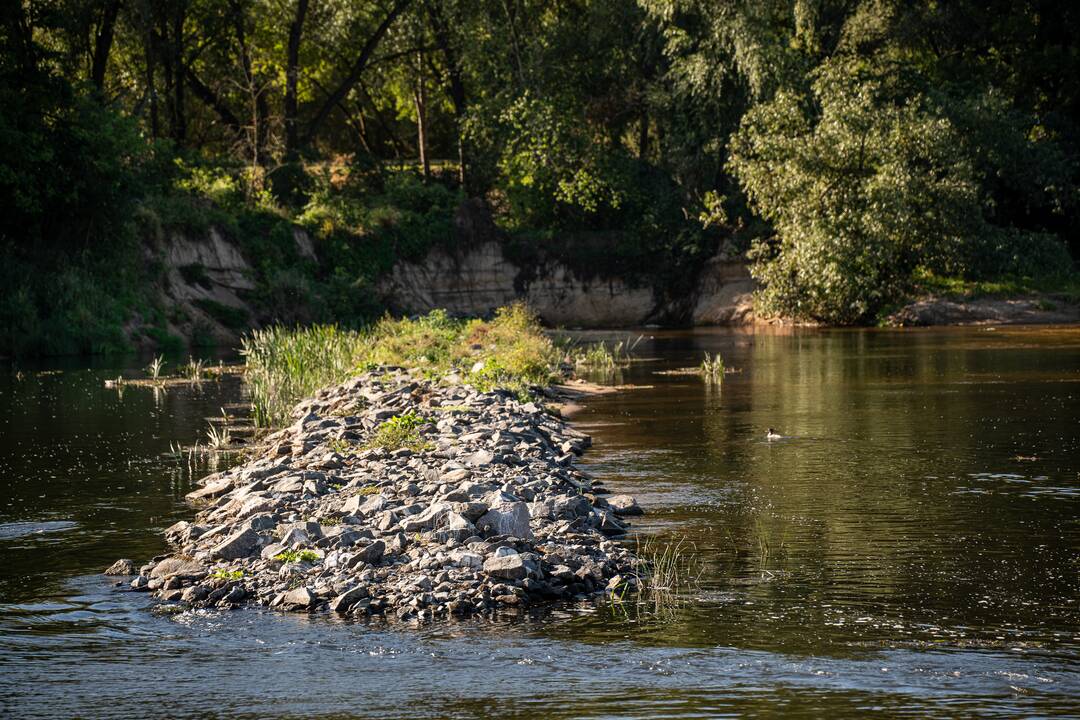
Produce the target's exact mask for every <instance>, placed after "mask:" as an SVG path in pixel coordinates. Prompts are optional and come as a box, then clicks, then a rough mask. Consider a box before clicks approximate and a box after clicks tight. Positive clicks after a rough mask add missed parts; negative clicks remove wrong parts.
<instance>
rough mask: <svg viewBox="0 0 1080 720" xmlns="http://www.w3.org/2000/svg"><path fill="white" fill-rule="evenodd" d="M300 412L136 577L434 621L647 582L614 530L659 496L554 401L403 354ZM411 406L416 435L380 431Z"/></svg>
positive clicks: (151, 586) (235, 595)
mask: <svg viewBox="0 0 1080 720" xmlns="http://www.w3.org/2000/svg"><path fill="white" fill-rule="evenodd" d="M293 417H294V418H295V422H294V423H293V424H292V425H290V426H289V427H287V428H285V429H283V430H280V431H278V432H276V433H274V434H272V435H270V436H269V437H268V438H266V442H267V445H266V446H265V447H266V450H265V452H264V453H263V454H262V455H261V456H259V457H258V458H256V459H254V460H252V461H250V462H248V463H246V464H244V465H241V466H238V467H234V468H231V469H229V470H226V471H224V472H220V473H216V474H213V475H210V476H209V477H207V478H205V479H204V480H203V481H202V484H201V487H200V488H199V489H198V490H195V491H194V492H192V493H190V494H189V495H188V496H187V497H188V499H189V500H190V501H191V502H192V503H194V504H196V505H197V506H201V509H200V510H199V512H198V513H197V515H196V516H195V519H194V521H192V522H187V521H183V522H179V523H176V524H175V525H173V526H172V527H170V528H168V529H167V530H166V531H165V537H166V539H167V541H168V542H169V544H170V545H171V546H172V547H173V549H174V551H173V552H172V553H171V554H169V555H166V556H162V557H157V558H154V560H153V561H152V562H150V563H148V564H146V565H144V566H142V567H141V568H139V569H138V570H137V573H138V576H137V577H136V578H135V579H134V580H133V581H132V582H131V588H132V589H134V590H137V591H147V592H153V593H155V594H156V595H157V596H158V597H160V598H161V599H162V600H165V601H169V602H176V603H180V604H186V605H188V606H194V607H239V606H242V605H245V604H259V605H265V606H268V607H271V608H279V609H282V610H290V611H305V612H311V611H321V610H328V611H333V612H337V613H343V614H349V615H354V616H366V615H373V614H382V615H386V616H388V617H392V618H397V619H402V620H408V619H420V620H427V619H433V618H437V617H445V616H449V615H470V614H475V613H489V612H492V611H500V610H505V609H510V608H514V609H517V608H521V607H524V606H528V605H530V604H534V603H536V602H540V601H550V600H560V599H574V598H577V599H580V598H584V597H588V596H591V595H596V594H601V593H604V592H605V591H610V592H614V591H618V592H620V593H621V592H623V591H624V590H625V589H627V587H629V589H633V588H634V587H635V586H636V585H637V583H638V580H637V573H636V567H637V564H638V561H637V559H636V558H635V557H634V556H633V554H632V553H631V552H630V551H628V550H627V549H626V548H624V547H623V546H622V545H620V544H619V543H617V542H615V541H614V540H612V539H611V538H612V536H617V535H620V534H622V533H624V532H625V530H626V521H625V520H624V519H623V518H624V517H625V516H626V515H633V514H639V513H640V512H641V510H640V509H639V507H638V505H637V503H636V502H635V501H634V500H633V498H631V497H629V496H625V495H617V496H607V495H606V493H605V492H604V491H603V490H602V489H601V488H599V487H598V486H597V484H596V483H594V482H593V481H592V479H591V478H590V477H589V476H588V475H587V474H586V473H585V472H583V471H582V470H580V469H578V468H576V467H575V466H574V459H575V457H576V456H578V455H580V454H581V453H582V452H583V451H584V450H585V449H586V448H587V447H589V444H590V440H589V437H588V436H587V435H584V434H583V433H581V432H578V431H576V430H574V429H573V428H571V427H569V426H567V424H566V423H565V422H563V421H562V420H561V419H559V418H558V417H555V416H554V415H552V414H551V413H549V412H548V411H546V410H545V409H544V408H543V407H542V406H540V405H538V404H536V403H533V402H524V403H523V402H520V401H519V400H517V399H515V397H514V396H513V395H511V394H510V393H507V392H502V391H495V392H488V393H481V392H478V391H476V390H475V389H473V388H472V387H470V386H468V385H463V384H461V383H460V381H459V380H458V379H457V378H456V377H454V376H451V377H450V378H448V379H444V380H442V381H439V382H436V381H432V380H429V379H424V378H422V377H421V376H420V375H419V374H416V373H410V372H408V371H404V370H399V369H392V368H387V369H379V370H375V371H372V372H368V373H365V374H364V375H361V376H359V377H356V378H354V379H351V380H349V381H347V382H345V383H343V384H341V385H339V386H336V387H333V388H329V389H325V390H322V391H320V392H319V393H318V394H317V395H316V396H315V397H314V398H312V399H309V400H306V401H304V402H302V403H300V404H299V405H298V406H297V407H296V409H295V410H294V415H293ZM405 417H407V418H409V421H410V422H409V425H410V427H409V428H408V431H409V433H410V435H409V441H408V443H407V445H408V446H407V447H400V448H398V449H395V450H390V449H387V448H385V447H377V446H376V442H377V439H378V438H380V437H381V433H380V428H382V429H384V430H385V429H386V426H387V423H390V425H395V424H397V425H401V424H403V423H401V421H400V418H405ZM107 572H108V573H111V574H135V573H136V567H135V564H134V563H132V562H131V561H129V560H121V561H118V562H117V563H116V564H115V565H114V566H113V567H112V568H110V569H109V570H108V571H107Z"/></svg>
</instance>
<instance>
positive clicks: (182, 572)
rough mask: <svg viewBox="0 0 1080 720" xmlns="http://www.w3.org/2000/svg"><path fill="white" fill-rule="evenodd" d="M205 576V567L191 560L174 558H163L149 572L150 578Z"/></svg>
mask: <svg viewBox="0 0 1080 720" xmlns="http://www.w3.org/2000/svg"><path fill="white" fill-rule="evenodd" d="M205 574H206V567H205V566H204V565H203V564H202V563H201V562H199V561H198V560H194V559H192V558H187V557H180V556H174V557H169V558H165V559H164V560H162V561H161V562H159V563H158V564H157V565H155V566H154V569H153V570H151V571H150V577H151V578H162V579H164V578H170V577H175V576H179V577H201V576H203V575H205Z"/></svg>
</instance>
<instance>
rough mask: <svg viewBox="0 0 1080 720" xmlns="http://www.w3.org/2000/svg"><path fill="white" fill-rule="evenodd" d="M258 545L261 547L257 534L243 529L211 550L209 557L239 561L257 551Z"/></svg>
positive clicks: (248, 529) (249, 529)
mask: <svg viewBox="0 0 1080 720" xmlns="http://www.w3.org/2000/svg"><path fill="white" fill-rule="evenodd" d="M259 545H261V541H260V538H259V534H258V533H257V532H255V531H254V530H252V529H251V528H245V529H243V530H241V531H240V532H237V533H233V534H232V535H230V536H229V537H227V538H225V539H224V540H222V541H221V542H220V543H218V544H217V545H215V546H214V547H213V548H211V550H210V556H211V557H215V558H221V559H222V560H239V559H240V558H246V557H249V556H250V555H251V554H252V553H254V552H255V551H256V550H258V549H259Z"/></svg>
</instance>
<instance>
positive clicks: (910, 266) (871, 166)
mask: <svg viewBox="0 0 1080 720" xmlns="http://www.w3.org/2000/svg"><path fill="white" fill-rule="evenodd" d="M921 87H922V80H921V78H920V77H919V76H918V74H917V73H914V71H911V70H910V69H909V72H908V73H907V74H904V73H903V72H900V73H898V72H897V70H896V66H895V65H892V64H887V63H883V62H882V63H879V62H875V61H866V60H853V59H844V58H837V59H833V60H829V61H827V62H825V63H824V64H823V65H822V66H821V67H820V68H819V69H818V71H817V72H816V75H815V79H814V82H813V85H812V88H811V90H810V93H809V94H808V95H806V96H802V95H798V94H796V93H792V92H780V93H778V94H777V96H776V98H775V99H774V100H773V101H771V102H768V103H764V104H761V105H758V106H756V107H754V108H753V109H751V110H750V111H749V112H748V113H747V114H746V115H745V116H744V118H743V121H742V125H741V127H740V129H739V131H738V133H737V134H736V135H735V136H734V138H733V140H732V149H731V169H732V170H733V171H734V173H735V174H736V175H737V176H738V178H739V180H740V182H741V183H742V185H743V188H744V189H745V191H746V193H747V195H748V197H749V199H750V201H751V203H752V205H753V207H754V208H755V209H756V210H757V211H758V212H760V214H761V215H762V216H763V217H764V218H765V219H766V220H768V221H769V222H770V223H772V225H773V226H774V227H775V230H776V237H775V238H774V239H771V240H768V241H764V242H761V243H759V244H758V245H757V247H756V248H755V250H754V257H755V259H756V261H757V262H756V265H755V266H754V269H753V271H754V274H755V276H756V277H757V278H758V279H759V280H761V281H762V283H763V287H762V290H761V291H760V293H759V296H758V300H759V304H760V306H761V308H762V310H763V311H764V312H765V313H775V314H781V315H787V316H792V317H797V318H805V319H813V320H820V321H825V322H829V323H837V324H851V323H859V322H866V321H868V320H871V319H873V317H874V316H875V314H877V313H878V312H879V311H880V310H881V309H882V308H884V307H887V306H888V305H889V304H890V303H894V302H896V301H898V300H899V299H901V298H902V297H903V296H904V294H905V293H906V291H907V290H908V289H909V288H910V287H911V284H912V276H913V273H914V271H915V270H916V269H917V268H918V267H920V266H926V267H928V268H929V269H931V270H934V271H937V270H944V271H945V272H946V273H948V274H953V273H968V272H975V271H979V269H980V268H986V270H989V271H991V272H1036V271H1038V272H1045V271H1047V269H1048V268H1051V267H1057V268H1061V267H1063V263H1064V262H1065V256H1064V251H1063V248H1061V249H1060V250H1055V249H1054V246H1053V244H1052V243H1051V242H1050V240H1049V239H1048V238H1047V237H1046V236H1043V235H1039V234H1034V233H1031V232H1028V231H1024V230H1021V229H1018V228H1012V227H999V226H995V225H993V224H991V223H990V222H989V221H988V219H987V217H986V216H985V210H986V207H987V194H986V190H985V188H984V184H983V172H981V171H980V169H979V163H978V161H977V159H976V158H975V157H974V156H973V151H972V148H971V147H970V146H968V145H967V144H966V143H965V141H964V136H963V134H962V133H960V132H959V131H958V129H957V126H956V124H955V123H954V122H953V121H952V120H951V119H950V118H949V116H948V113H946V112H945V110H944V109H943V108H942V106H941V105H940V104H939V103H938V102H935V101H932V100H931V99H930V98H929V97H928V96H927V95H926V94H924V93H922V92H920V88H921ZM1070 265H1071V264H1070Z"/></svg>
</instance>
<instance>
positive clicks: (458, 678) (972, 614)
mask: <svg viewBox="0 0 1080 720" xmlns="http://www.w3.org/2000/svg"><path fill="white" fill-rule="evenodd" d="M706 350H708V351H710V352H716V351H720V352H722V353H723V356H724V358H725V360H726V361H727V364H728V365H729V366H732V367H734V368H736V369H737V370H738V371H739V372H736V373H734V374H730V375H728V376H727V377H726V379H725V381H724V383H723V385H722V387H721V388H719V389H715V388H714V389H709V388H706V387H705V386H703V385H702V383H701V382H700V380H698V379H697V378H696V377H687V376H678V375H659V374H656V373H657V371H663V370H671V369H675V368H679V367H685V366H687V365H692V364H695V363H696V362H697V361H699V360H700V357H701V354H702V352H703V351H706ZM639 353H640V354H641V355H642V356H648V357H653V358H656V359H655V360H652V361H646V362H640V363H637V364H635V365H634V366H632V367H631V368H630V369H628V370H627V371H625V372H624V373H622V374H621V376H620V377H619V378H616V380H618V381H619V382H626V383H632V384H635V385H639V386H642V387H638V388H636V389H633V390H627V391H625V392H621V393H619V394H615V395H608V396H603V397H598V398H594V399H593V400H591V401H590V402H589V404H588V406H587V407H586V408H585V409H584V410H583V411H581V412H580V413H579V414H577V415H576V416H575V421H576V422H577V423H578V425H579V426H580V427H582V428H583V429H586V430H587V431H588V432H590V433H592V435H593V437H594V449H593V450H592V451H590V453H589V454H587V455H586V457H585V459H584V464H585V465H587V466H588V467H589V468H590V470H591V471H592V472H593V473H594V474H595V475H597V476H598V477H600V478H602V479H604V480H605V481H606V482H607V484H608V485H609V486H610V487H612V488H613V489H617V490H620V491H623V490H625V491H628V492H632V493H634V494H635V495H637V496H638V498H639V500H640V501H641V502H642V504H643V505H644V506H645V507H646V508H647V509H648V510H649V515H648V516H646V517H645V518H642V519H640V521H638V522H636V523H635V530H636V532H637V533H638V535H639V537H656V538H658V539H659V540H660V541H661V542H668V543H670V542H678V541H680V540H681V541H682V542H683V546H684V548H687V552H686V556H687V557H688V558H691V557H692V559H693V569H694V571H695V572H696V573H700V578H699V581H698V583H697V584H696V585H695V586H694V587H693V588H692V589H691V591H690V592H689V593H688V594H687V596H686V597H685V598H684V602H683V604H682V605H681V606H679V607H675V608H671V609H665V610H664V611H663V612H661V613H659V614H657V613H653V612H643V611H641V610H640V609H638V608H636V607H634V606H632V605H631V606H624V607H619V606H614V607H600V608H569V609H567V608H562V609H558V610H555V611H547V612H542V613H537V614H536V616H534V617H530V618H527V619H524V620H520V621H516V622H497V623H490V622H469V623H462V624H454V625H438V626H434V627H427V628H419V629H409V628H396V629H387V628H385V627H371V626H367V625H363V624H349V623H342V622H337V621H333V620H330V619H326V618H311V619H309V618H301V617H296V616H279V615H274V614H270V613H263V612H256V611H243V612H238V613H231V614H228V613H226V614H220V613H216V612H199V613H187V614H184V615H181V616H178V617H171V618H170V617H162V616H159V615H156V614H154V613H152V612H151V610H150V608H151V602H150V601H149V599H148V598H147V597H146V596H144V595H136V594H130V593H121V592H117V591H115V590H114V588H113V587H112V586H111V583H110V582H109V580H108V579H106V578H103V577H101V576H99V575H96V574H95V573H96V572H98V571H100V569H101V568H103V567H104V566H106V565H108V564H109V563H110V562H111V561H112V560H114V559H115V558H117V557H120V556H129V557H137V558H139V559H144V558H146V557H149V556H151V555H153V554H155V553H156V552H159V551H160V550H161V549H162V545H161V542H160V540H159V539H158V536H157V534H156V533H157V531H159V530H160V529H161V528H163V527H165V526H167V525H168V524H170V523H172V522H173V521H175V520H176V519H177V518H181V517H185V516H186V514H187V513H188V510H187V509H186V508H185V507H184V506H183V504H182V502H181V498H182V496H183V493H184V492H186V491H187V490H188V489H189V487H190V482H191V473H189V470H188V468H187V467H186V465H183V464H179V463H177V462H176V461H175V460H173V459H170V458H168V457H166V456H165V455H164V453H166V452H167V451H168V449H169V444H170V442H174V441H179V442H184V443H189V442H192V441H193V440H195V439H197V438H198V437H199V436H201V435H202V434H203V433H204V431H205V427H206V422H205V420H204V418H205V417H206V416H210V415H216V414H218V413H219V410H218V409H219V408H220V407H221V405H223V404H225V403H229V402H235V401H237V400H239V399H241V388H240V387H239V385H238V384H237V383H235V382H234V381H226V382H223V383H221V384H213V383H207V384H204V385H203V386H202V387H201V388H198V389H196V388H186V387H185V388H174V389H172V390H171V391H170V392H169V393H167V394H166V395H164V396H162V397H159V398H156V399H155V398H154V397H153V395H152V394H151V393H150V392H149V391H146V390H141V389H137V388H129V389H128V390H127V391H125V393H124V395H123V396H122V397H119V396H118V395H117V393H116V391H115V390H106V389H105V388H104V387H103V379H104V378H106V377H114V376H115V375H116V374H117V368H115V367H109V366H105V367H100V368H92V369H85V368H76V367H67V368H62V369H63V372H61V373H59V374H45V375H42V374H37V373H36V371H30V370H25V369H24V375H23V377H22V378H21V379H16V377H15V376H14V374H13V373H12V372H7V373H5V374H4V376H3V377H0V417H2V420H0V473H2V477H3V481H2V482H3V484H2V486H0V487H2V488H3V489H2V490H0V553H2V556H0V557H3V558H4V562H3V563H2V565H0V716H12V717H55V716H91V717H104V716H110V717H111V716H117V717H118V716H125V717H133V716H134V717H143V716H170V717H178V716H208V715H209V716H214V715H220V716H225V715H228V716H230V717H266V716H303V717H320V716H334V717H342V716H367V717H418V716H426V717H443V716H460V717H472V716H492V717H583V716H587V717H627V716H630V717H694V716H718V715H724V716H744V717H754V716H777V715H783V716H791V717H819V716H821V715H824V714H830V715H834V716H840V717H862V716H864V715H867V714H872V713H873V714H877V715H879V716H885V717H894V716H911V717H925V716H928V715H933V716H943V717H975V716H978V717H986V716H1004V717H1015V716H1069V715H1072V716H1077V715H1078V714H1080V713H1078V709H1080V513H1078V510H1080V329H1032V330H1024V329H997V330H994V331H988V330H985V329H964V330H955V329H954V330H927V331H859V332H839V331H830V332H812V331H804V332H799V333H795V334H770V333H761V332H759V333H741V332H728V331H699V332H695V333H657V334H656V336H655V337H654V338H653V339H651V340H649V341H647V342H645V343H642V345H641V346H639ZM770 426H772V427H775V428H777V430H778V431H780V432H781V433H782V434H783V435H784V438H783V439H781V440H777V441H773V442H768V441H766V440H765V437H764V435H765V430H766V428H767V427H770ZM203 471H204V468H195V469H194V476H195V477H198V476H199V474H200V473H201V472H203ZM635 541H636V540H635V539H631V540H630V542H635Z"/></svg>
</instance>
